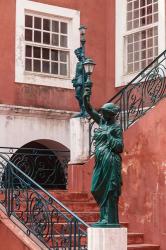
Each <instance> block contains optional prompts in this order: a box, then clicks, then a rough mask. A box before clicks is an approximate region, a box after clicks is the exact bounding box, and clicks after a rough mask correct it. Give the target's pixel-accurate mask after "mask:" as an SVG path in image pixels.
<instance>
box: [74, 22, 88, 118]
mask: <svg viewBox="0 0 166 250" xmlns="http://www.w3.org/2000/svg"><path fill="white" fill-rule="evenodd" d="M79 31H80V45H81V47H80V48H77V49H76V50H75V51H74V52H75V55H76V56H77V58H78V62H77V65H76V73H75V77H74V78H73V80H72V83H73V87H74V88H75V97H76V99H77V100H78V104H79V107H80V113H79V114H77V115H75V116H74V117H86V116H87V115H88V114H87V113H86V110H85V106H84V101H83V93H84V84H85V82H86V79H87V75H86V73H85V69H84V66H83V63H84V62H85V59H86V57H85V43H86V39H85V33H86V27H85V26H84V25H81V26H80V28H79Z"/></svg>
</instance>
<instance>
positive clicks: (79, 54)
mask: <svg viewBox="0 0 166 250" xmlns="http://www.w3.org/2000/svg"><path fill="white" fill-rule="evenodd" d="M74 53H75V55H76V56H77V58H78V59H81V58H82V57H83V49H82V47H80V48H78V49H75V50H74Z"/></svg>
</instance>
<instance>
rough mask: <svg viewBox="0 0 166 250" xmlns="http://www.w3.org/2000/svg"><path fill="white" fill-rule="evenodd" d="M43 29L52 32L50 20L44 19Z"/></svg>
mask: <svg viewBox="0 0 166 250" xmlns="http://www.w3.org/2000/svg"><path fill="white" fill-rule="evenodd" d="M43 29H44V30H50V20H49V19H43Z"/></svg>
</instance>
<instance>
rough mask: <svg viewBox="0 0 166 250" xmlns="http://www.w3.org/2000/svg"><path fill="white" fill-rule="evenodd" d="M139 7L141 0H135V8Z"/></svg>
mask: <svg viewBox="0 0 166 250" xmlns="http://www.w3.org/2000/svg"><path fill="white" fill-rule="evenodd" d="M138 8H139V1H138V0H136V1H134V9H138Z"/></svg>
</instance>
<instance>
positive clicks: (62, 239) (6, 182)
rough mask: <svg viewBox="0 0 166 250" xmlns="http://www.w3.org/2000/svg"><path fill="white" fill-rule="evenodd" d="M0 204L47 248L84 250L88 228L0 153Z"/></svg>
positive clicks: (85, 249) (85, 248)
mask: <svg viewBox="0 0 166 250" xmlns="http://www.w3.org/2000/svg"><path fill="white" fill-rule="evenodd" d="M0 168H1V170H2V171H3V173H4V174H3V180H2V179H1V182H0V183H1V199H0V203H1V205H2V206H4V207H5V209H6V212H7V214H8V216H11V215H12V217H11V219H12V218H13V217H15V218H16V219H18V220H19V221H20V222H21V223H22V224H23V225H24V226H25V228H26V233H27V234H28V235H29V234H33V235H35V236H36V237H37V238H38V239H39V240H40V241H41V242H42V243H43V244H44V245H45V246H46V247H47V248H48V249H56V250H58V249H64V250H65V249H66V250H67V249H68V250H71V249H75V250H76V249H78V250H83V249H84V250H87V246H86V242H85V239H86V237H87V233H86V230H87V227H88V225H87V224H86V223H85V222H84V221H82V220H81V219H80V218H79V217H78V216H77V215H76V214H74V213H73V212H71V211H70V210H69V209H68V208H67V207H65V206H64V205H63V204H62V203H61V202H59V201H58V200H57V199H56V198H55V197H53V196H52V195H51V194H50V193H48V192H47V191H46V190H45V189H43V188H42V187H41V186H40V185H39V184H37V183H36V182H35V181H34V180H33V179H32V178H30V177H29V176H28V175H27V174H25V173H24V172H23V171H22V170H23V169H22V170H21V169H20V168H19V167H17V166H16V165H15V164H14V163H13V162H11V161H10V160H8V158H7V157H6V155H5V156H4V155H2V154H0Z"/></svg>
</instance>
